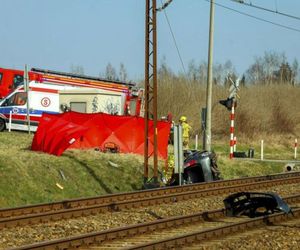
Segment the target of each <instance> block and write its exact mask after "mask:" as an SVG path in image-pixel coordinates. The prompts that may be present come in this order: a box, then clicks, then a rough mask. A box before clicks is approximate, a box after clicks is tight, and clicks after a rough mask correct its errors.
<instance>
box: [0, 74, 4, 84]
mask: <svg viewBox="0 0 300 250" xmlns="http://www.w3.org/2000/svg"><path fill="white" fill-rule="evenodd" d="M2 75H3V74H2V73H0V85H1V81H2Z"/></svg>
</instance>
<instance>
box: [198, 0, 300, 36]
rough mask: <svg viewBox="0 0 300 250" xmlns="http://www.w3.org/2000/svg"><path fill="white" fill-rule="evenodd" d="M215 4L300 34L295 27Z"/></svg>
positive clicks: (209, 0)
mask: <svg viewBox="0 0 300 250" xmlns="http://www.w3.org/2000/svg"><path fill="white" fill-rule="evenodd" d="M204 1H206V2H211V0H204ZM214 3H215V5H217V6H219V7H222V8H224V9H227V10H231V11H233V12H236V13H239V14H241V15H244V16H248V17H251V18H254V19H256V20H259V21H262V22H265V23H269V24H273V25H275V26H278V27H281V28H284V29H288V30H292V31H296V32H299V33H300V30H299V29H296V28H293V27H290V26H287V25H283V24H280V23H275V22H272V21H269V20H266V19H263V18H260V17H257V16H253V15H250V14H248V13H245V12H242V11H239V10H236V9H233V8H230V7H227V6H225V5H222V4H219V3H216V2H214Z"/></svg>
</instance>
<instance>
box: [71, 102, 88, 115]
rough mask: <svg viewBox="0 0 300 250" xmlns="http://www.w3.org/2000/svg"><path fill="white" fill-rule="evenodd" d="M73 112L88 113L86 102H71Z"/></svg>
mask: <svg viewBox="0 0 300 250" xmlns="http://www.w3.org/2000/svg"><path fill="white" fill-rule="evenodd" d="M70 106H71V110H72V111H75V112H80V113H86V102H71V103H70Z"/></svg>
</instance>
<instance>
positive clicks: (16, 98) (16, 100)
mask: <svg viewBox="0 0 300 250" xmlns="http://www.w3.org/2000/svg"><path fill="white" fill-rule="evenodd" d="M26 101H27V95H26V93H25V92H19V93H16V94H14V95H12V96H11V97H9V98H8V99H6V100H5V102H4V103H3V104H2V105H3V106H23V105H25V104H26Z"/></svg>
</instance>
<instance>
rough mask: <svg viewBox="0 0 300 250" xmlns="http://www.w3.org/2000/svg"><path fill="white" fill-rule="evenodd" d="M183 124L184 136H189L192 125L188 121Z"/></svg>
mask: <svg viewBox="0 0 300 250" xmlns="http://www.w3.org/2000/svg"><path fill="white" fill-rule="evenodd" d="M181 126H182V137H185V138H189V136H190V130H191V129H192V127H191V126H190V125H189V124H188V123H186V122H183V123H182V124H181Z"/></svg>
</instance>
